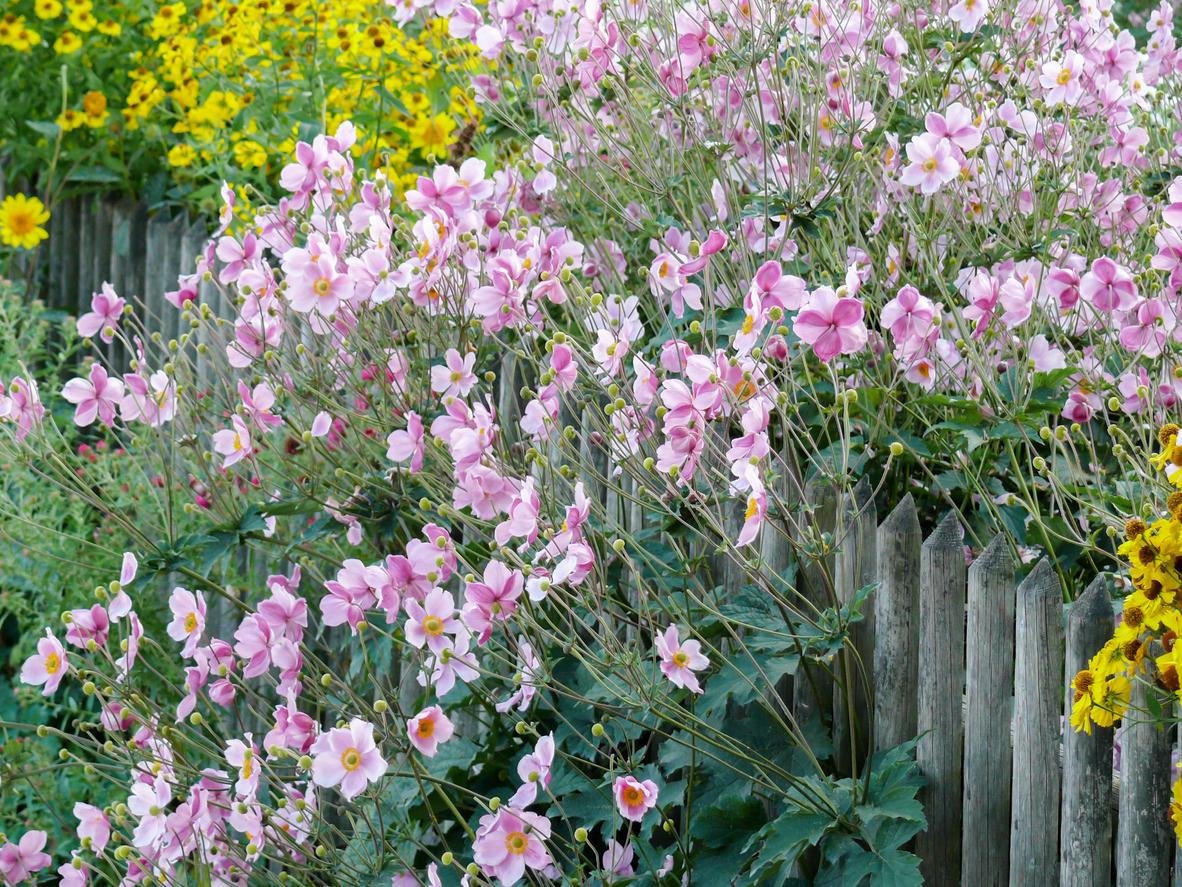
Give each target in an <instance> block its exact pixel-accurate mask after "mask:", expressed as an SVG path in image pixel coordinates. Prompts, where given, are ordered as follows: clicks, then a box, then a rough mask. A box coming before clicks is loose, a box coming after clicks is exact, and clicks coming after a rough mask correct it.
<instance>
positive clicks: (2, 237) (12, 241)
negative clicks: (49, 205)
mask: <svg viewBox="0 0 1182 887" xmlns="http://www.w3.org/2000/svg"><path fill="white" fill-rule="evenodd" d="M48 221H49V210H47V209H46V208H45V204H44V203H42V202H41V201H40V200H38V199H37V198H36V197H27V196H25V195H24V194H12V195H10V196H8V197H5V198H4V202H3V203H0V241H3V242H4V243H5V244H7V245H8V246H13V247H16V248H17V249H35V248H36V246H37V244H39V243H40V242H41V241H42V240H44V239H45V238H46V237H48V236H49V232H47V231H46V230H45V229H44V228H43V227H41V226H42V225H44V224H45V223H46V222H48Z"/></svg>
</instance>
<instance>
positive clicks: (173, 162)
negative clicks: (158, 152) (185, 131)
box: [168, 144, 197, 167]
mask: <svg viewBox="0 0 1182 887" xmlns="http://www.w3.org/2000/svg"><path fill="white" fill-rule="evenodd" d="M196 159H197V152H196V151H194V150H193V148H192V146H191V145H185V144H180V145H173V146H172V148H171V149H170V150H169V152H168V165H169V166H176V167H185V166H192V165H193V162H194V161H195V160H196Z"/></svg>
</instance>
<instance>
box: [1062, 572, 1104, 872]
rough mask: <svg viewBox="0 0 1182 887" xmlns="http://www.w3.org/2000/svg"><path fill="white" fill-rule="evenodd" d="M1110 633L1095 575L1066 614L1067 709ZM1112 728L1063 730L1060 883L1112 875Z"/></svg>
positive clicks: (1099, 582)
mask: <svg viewBox="0 0 1182 887" xmlns="http://www.w3.org/2000/svg"><path fill="white" fill-rule="evenodd" d="M1111 633H1112V604H1111V603H1110V602H1109V597H1108V587H1107V584H1106V583H1105V581H1104V579H1103V577H1099V576H1098V577H1096V579H1094V580H1093V581H1092V583H1091V584H1090V585H1089V586H1088V587H1087V590H1086V591H1084V593H1083V594H1082V595H1080V596H1079V598H1078V599H1077V600H1076V601H1075V603H1074V604H1072V606H1071V610H1070V615H1069V616H1068V619H1067V648H1066V663H1065V665H1066V671H1065V674H1064V683H1065V684H1066V685H1067V694H1066V714H1067V715H1068V716H1070V714H1071V705H1072V699H1073V695H1074V693H1073V691H1072V689H1071V679H1072V678H1073V677H1074V676H1075V674H1076V672H1078V671H1079V670H1080V669H1081V668H1083V667H1084V666H1086V665H1087V664H1088V660H1089V659H1091V658H1092V656H1093V655H1094V654H1095V653H1096V651H1097V650H1099V649H1100V648H1101V647H1102V646H1104V643H1105V641H1107V640H1108V638H1109V635H1110V634H1111ZM1111 793H1112V730H1111V729H1110V728H1107V727H1093V728H1092V732H1091V734H1087V733H1076V732H1075V731H1074V730H1073V729H1072V728H1071V726H1070V725H1069V724H1065V725H1064V729H1063V815H1062V825H1061V828H1060V837H1059V882H1060V884H1061V885H1062V887H1092V885H1094V884H1107V883H1110V880H1111V877H1112V813H1111V810H1110V809H1109V798H1110V795H1111Z"/></svg>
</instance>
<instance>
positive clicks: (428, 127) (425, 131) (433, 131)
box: [410, 114, 456, 158]
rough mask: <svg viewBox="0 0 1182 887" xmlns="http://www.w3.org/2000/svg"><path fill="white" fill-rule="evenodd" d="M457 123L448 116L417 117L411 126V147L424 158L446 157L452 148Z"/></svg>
mask: <svg viewBox="0 0 1182 887" xmlns="http://www.w3.org/2000/svg"><path fill="white" fill-rule="evenodd" d="M455 128H456V122H455V121H454V120H452V119H451V118H450V117H448V116H447V115H446V114H436V115H435V116H433V117H430V116H425V115H424V116H422V117H416V118H415V119H414V122H413V123H411V125H410V146H411V148H412V149H416V150H418V152H419V153H420V154H422V155H423V156H424V157H426V156H429V155H432V154H434V155H435V156H436V157H440V158H442V157H444V156H445V155H446V154H447V149H448V148H449V147H450V146H451V134H452V131H453V130H454V129H455Z"/></svg>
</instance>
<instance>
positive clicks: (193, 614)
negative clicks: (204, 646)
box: [168, 585, 205, 659]
mask: <svg viewBox="0 0 1182 887" xmlns="http://www.w3.org/2000/svg"><path fill="white" fill-rule="evenodd" d="M168 609H169V610H171V611H172V621H171V622H170V623H168V636H169V637H170V638H172V639H173V640H174V641H184V642H185V646H184V649H183V650H181V655H182V656H184V657H185V658H186V659H187V658H189V657H190V656H192V655H193V653H194V651H196V649H197V644H199V643H200V642H201V635H202V633H203V632H204V631H205V596H204V595H202V594H201V592H200V591H198V592H197V593H196V594H193V592H191V591H189V590H188V589H187V588H181V587H180V586H179V585H178V586H177V587H176V588H174V589H173V590H172V595H171V596H170V597H169V598H168Z"/></svg>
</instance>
